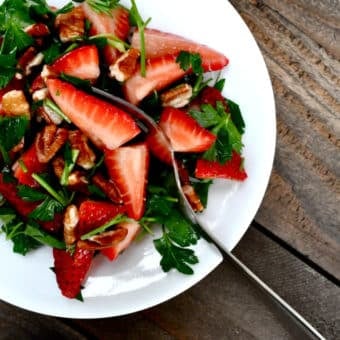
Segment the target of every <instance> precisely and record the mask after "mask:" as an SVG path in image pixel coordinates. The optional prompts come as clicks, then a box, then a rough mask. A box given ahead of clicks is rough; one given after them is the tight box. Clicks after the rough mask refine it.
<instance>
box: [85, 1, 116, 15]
mask: <svg viewBox="0 0 340 340" xmlns="http://www.w3.org/2000/svg"><path fill="white" fill-rule="evenodd" d="M86 2H87V3H88V5H89V6H90V7H91V8H92V9H93V10H94V11H95V12H97V13H105V14H107V15H112V14H111V11H112V10H113V9H114V8H116V7H117V6H118V4H119V0H86Z"/></svg>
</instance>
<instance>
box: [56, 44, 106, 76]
mask: <svg viewBox="0 0 340 340" xmlns="http://www.w3.org/2000/svg"><path fill="white" fill-rule="evenodd" d="M52 68H53V70H54V71H56V72H57V73H61V72H63V73H65V74H67V75H69V76H73V77H77V78H80V79H84V80H90V81H94V80H96V79H97V78H98V77H99V74H100V69H99V55H98V50H97V47H96V46H95V45H87V46H82V47H79V48H76V49H74V50H72V51H70V52H68V53H66V54H64V55H63V56H61V57H60V58H59V59H57V60H56V61H55V62H54V63H53V65H52Z"/></svg>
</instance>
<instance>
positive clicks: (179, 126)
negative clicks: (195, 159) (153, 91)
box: [159, 107, 216, 152]
mask: <svg viewBox="0 0 340 340" xmlns="http://www.w3.org/2000/svg"><path fill="white" fill-rule="evenodd" d="M159 125H160V127H161V128H162V130H163V131H164V133H165V134H166V136H167V137H168V138H169V140H170V142H171V145H172V147H173V149H174V151H179V152H202V151H206V150H208V149H209V148H210V146H211V145H212V144H213V143H214V142H215V140H216V136H215V135H214V134H213V133H211V132H210V131H208V130H206V129H204V128H203V127H202V126H200V125H199V124H198V122H197V121H196V120H195V119H194V118H192V117H191V116H189V114H188V113H186V112H185V111H183V110H180V109H176V108H173V107H166V108H164V110H163V112H162V114H161V117H160V121H159Z"/></svg>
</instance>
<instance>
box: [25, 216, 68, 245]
mask: <svg viewBox="0 0 340 340" xmlns="http://www.w3.org/2000/svg"><path fill="white" fill-rule="evenodd" d="M24 233H25V235H26V236H28V237H30V238H32V239H34V240H35V241H36V242H39V243H40V244H44V245H47V246H50V247H52V248H57V249H65V248H66V245H65V243H64V242H63V241H60V240H59V239H57V238H56V237H54V236H52V235H50V234H49V233H47V232H46V231H45V230H43V229H41V228H40V226H39V224H37V223H35V222H33V221H30V222H28V223H27V225H26V229H25V231H24Z"/></svg>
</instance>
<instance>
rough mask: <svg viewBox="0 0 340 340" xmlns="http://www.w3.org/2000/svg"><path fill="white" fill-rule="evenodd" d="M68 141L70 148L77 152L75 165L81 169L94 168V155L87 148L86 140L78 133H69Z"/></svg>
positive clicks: (75, 131) (76, 131)
mask: <svg viewBox="0 0 340 340" xmlns="http://www.w3.org/2000/svg"><path fill="white" fill-rule="evenodd" d="M68 139H69V141H70V144H71V148H72V149H75V150H79V155H78V158H77V164H78V165H79V166H81V167H82V168H83V169H85V170H88V169H91V168H93V167H94V165H95V160H96V155H95V153H94V152H93V150H92V149H91V148H90V147H89V144H88V138H87V137H86V136H85V135H84V134H83V133H82V132H81V131H80V130H74V131H69V134H68Z"/></svg>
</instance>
